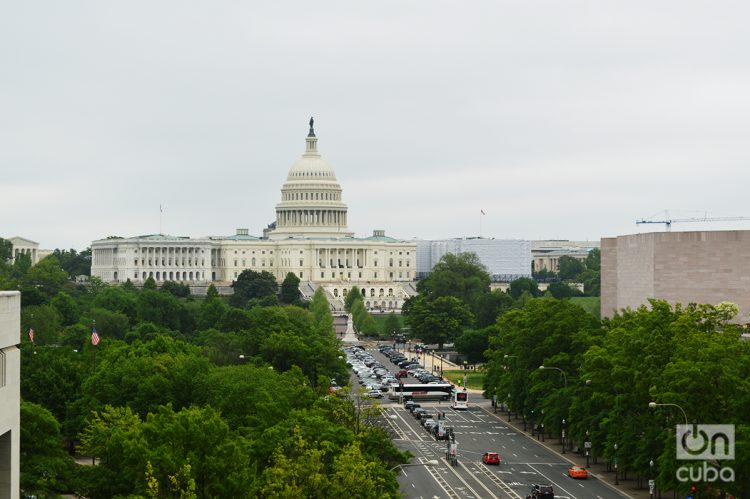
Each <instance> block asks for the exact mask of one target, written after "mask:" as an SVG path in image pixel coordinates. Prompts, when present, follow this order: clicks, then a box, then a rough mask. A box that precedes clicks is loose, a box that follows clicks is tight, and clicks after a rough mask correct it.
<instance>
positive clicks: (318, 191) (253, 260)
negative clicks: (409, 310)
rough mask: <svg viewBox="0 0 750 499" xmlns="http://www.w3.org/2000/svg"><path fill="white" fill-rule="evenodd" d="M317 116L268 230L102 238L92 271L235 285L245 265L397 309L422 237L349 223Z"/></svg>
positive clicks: (94, 247) (110, 277) (333, 294)
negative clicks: (357, 293) (363, 229)
mask: <svg viewBox="0 0 750 499" xmlns="http://www.w3.org/2000/svg"><path fill="white" fill-rule="evenodd" d="M317 141H318V139H317V137H316V136H315V132H314V130H313V126H312V119H311V120H310V132H309V134H308V136H307V138H306V148H305V153H304V154H303V155H302V157H301V158H300V159H299V160H297V161H296V162H295V163H294V164H293V165H292V167H291V168H290V169H289V173H288V175H287V178H286V182H285V183H284V184H283V186H282V188H281V201H280V202H279V203H278V204H277V205H276V221H275V223H274V224H272V225H271V226H270V227H269V228H268V229H266V230H265V231H264V233H263V235H262V236H253V235H250V233H249V230H248V229H237V233H236V234H234V235H231V236H218V237H217V236H208V237H203V238H197V239H196V238H189V237H176V236H168V235H163V234H152V235H145V236H137V237H131V238H122V239H100V240H98V241H94V242H92V244H91V252H92V265H91V275H92V276H97V277H99V278H101V279H102V280H103V281H104V282H110V283H113V282H125V281H126V280H128V279H129V280H130V281H132V282H134V283H142V282H143V281H145V280H146V279H147V278H149V277H153V278H154V279H155V280H156V281H157V282H162V281H178V282H183V283H186V284H190V285H193V286H207V285H208V284H209V283H212V282H213V283H216V284H217V285H218V286H221V285H228V284H230V283H231V282H232V281H234V280H235V279H236V278H237V276H238V275H239V274H240V273H241V272H242V271H243V270H246V269H251V270H254V271H257V272H260V271H264V270H265V271H268V272H270V273H272V274H273V275H275V276H276V278H277V279H278V280H279V282H281V281H282V280H283V279H284V278H285V277H286V275H287V274H288V273H289V272H293V273H294V274H295V275H297V277H299V278H300V281H301V283H300V289H301V291H302V293H303V294H304V295H307V296H309V295H311V294H312V293H313V292H314V291H315V289H316V288H317V287H318V286H322V287H323V288H324V289H325V290H326V292H327V293H328V294H329V299H331V300H332V302H333V303H340V304H341V305H343V297H344V296H345V295H346V293H347V292H348V290H349V289H351V287H352V286H354V285H356V286H358V287H359V288H360V289H361V290H362V294H363V296H364V297H365V305H366V306H367V307H370V308H381V309H396V308H400V307H401V304H402V303H403V301H404V300H405V299H406V298H408V297H409V296H410V295H411V294H413V293H414V287H413V286H412V285H411V281H413V280H415V279H416V272H417V268H416V267H417V250H416V244H415V243H414V242H411V241H403V240H398V239H394V238H391V237H388V236H386V235H385V232H384V231H382V230H376V231H374V232H373V235H372V236H370V237H365V238H356V237H354V235H353V233H352V232H350V231H349V230H348V228H347V217H348V213H347V211H348V210H347V205H346V204H345V203H344V201H343V198H342V189H341V185H340V184H339V183H338V181H337V179H336V174H335V172H334V170H333V168H331V166H330V165H329V164H328V163H327V162H326V161H325V160H323V159H322V157H321V156H320V153H319V152H318V149H317Z"/></svg>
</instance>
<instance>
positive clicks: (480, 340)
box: [455, 327, 493, 364]
mask: <svg viewBox="0 0 750 499" xmlns="http://www.w3.org/2000/svg"><path fill="white" fill-rule="evenodd" d="M491 330H493V328H492V327H488V328H485V329H467V330H466V331H464V332H463V333H462V334H461V335H460V336H459V337H458V338H456V342H455V346H456V350H458V352H459V353H461V354H463V355H465V356H466V359H467V360H468V361H469V362H471V363H472V364H476V363H478V362H484V360H485V359H484V351H485V350H487V347H488V346H489V335H490V331H491Z"/></svg>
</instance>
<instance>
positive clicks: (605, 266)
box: [601, 231, 750, 322]
mask: <svg viewBox="0 0 750 499" xmlns="http://www.w3.org/2000/svg"><path fill="white" fill-rule="evenodd" d="M601 252H602V259H601V279H602V284H601V316H602V317H611V316H612V315H613V313H614V311H616V310H620V309H623V308H626V307H630V308H636V307H638V306H640V305H644V304H646V303H647V300H648V298H658V299H662V300H666V301H668V302H670V303H672V304H675V303H681V304H683V305H687V304H688V303H707V304H711V305H716V304H718V303H720V302H722V301H730V302H733V303H736V304H737V305H738V306H739V309H740V315H739V318H738V320H739V321H741V322H748V319H749V318H748V314H750V231H700V232H653V233H647V234H631V235H627V236H619V237H616V238H603V239H602V240H601Z"/></svg>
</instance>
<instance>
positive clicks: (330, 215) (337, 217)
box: [276, 210, 346, 227]
mask: <svg viewBox="0 0 750 499" xmlns="http://www.w3.org/2000/svg"><path fill="white" fill-rule="evenodd" d="M276 220H278V225H279V227H290V226H308V225H322V226H334V227H346V211H338V210H279V211H278V212H276Z"/></svg>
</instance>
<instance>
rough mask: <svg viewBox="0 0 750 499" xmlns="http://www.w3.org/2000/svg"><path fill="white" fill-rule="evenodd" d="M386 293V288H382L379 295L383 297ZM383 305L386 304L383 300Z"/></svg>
mask: <svg viewBox="0 0 750 499" xmlns="http://www.w3.org/2000/svg"><path fill="white" fill-rule="evenodd" d="M384 295H385V290H384V289H383V288H380V294H378V296H379V297H380V298H382V297H383V296H384ZM383 306H385V302H383Z"/></svg>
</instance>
